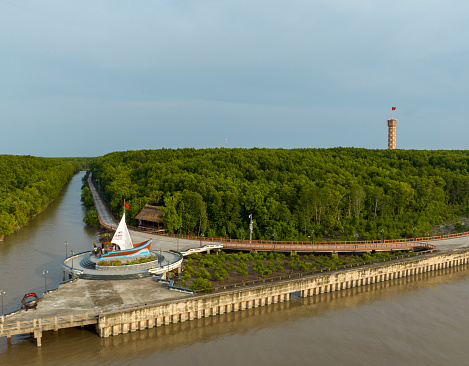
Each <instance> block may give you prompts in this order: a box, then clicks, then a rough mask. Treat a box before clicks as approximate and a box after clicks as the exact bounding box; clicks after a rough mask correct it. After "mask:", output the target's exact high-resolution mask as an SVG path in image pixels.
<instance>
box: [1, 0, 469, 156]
mask: <svg viewBox="0 0 469 366" xmlns="http://www.w3.org/2000/svg"><path fill="white" fill-rule="evenodd" d="M468 8H469V2H467V1H462V0H461V1H451V0H445V1H431V0H425V1H423V0H413V1H409V0H406V1H400V0H397V1H379V0H369V1H365V0H358V1H352V0H347V1H346V0H341V1H336V0H324V1H315V0H304V1H303V0H290V1H284V0H283V1H280V0H266V1H261V0H259V1H256V0H236V1H223V0H197V1H195V0H165V1H162V0H148V1H138V0H135V1H129V0H126V1H121V0H109V1H98V0H93V1H84V0H80V1H74V0H67V1H63V0H55V1H52V0H50V1H39V0H37V1H27V0H23V1H17V0H0V127H1V129H0V154H15V155H23V154H28V155H35V156H99V155H103V154H106V153H108V152H112V151H116V150H138V149H159V148H163V147H165V148H179V147H195V148H208V147H219V146H220V143H221V144H222V146H225V143H226V141H227V146H228V147H273V148H277V147H281V148H296V147H300V148H307V147H314V148H320V147H335V146H353V147H365V148H380V149H381V148H382V149H385V148H386V147H387V123H386V120H387V119H388V118H390V117H391V107H392V106H395V107H397V109H396V111H394V114H393V116H394V117H395V118H396V119H397V146H398V148H402V149H468V142H467V141H468V140H469V124H468V123H467V121H468V118H469V113H468V109H469V103H468V89H469V66H468V65H469V59H468V55H469V50H468V45H469V41H468V40H467V35H468V34H469V22H468V21H467V14H468V13H469V12H468V10H469V9H468Z"/></svg>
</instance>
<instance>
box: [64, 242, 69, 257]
mask: <svg viewBox="0 0 469 366" xmlns="http://www.w3.org/2000/svg"><path fill="white" fill-rule="evenodd" d="M67 245H68V242H67V241H66V242H65V259H67V258H68V251H67Z"/></svg>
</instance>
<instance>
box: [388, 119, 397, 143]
mask: <svg viewBox="0 0 469 366" xmlns="http://www.w3.org/2000/svg"><path fill="white" fill-rule="evenodd" d="M396 123H397V120H395V119H394V118H391V119H388V149H389V150H393V149H395V148H396Z"/></svg>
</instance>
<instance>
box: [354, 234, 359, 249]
mask: <svg viewBox="0 0 469 366" xmlns="http://www.w3.org/2000/svg"><path fill="white" fill-rule="evenodd" d="M354 237H355V250H357V248H358V245H357V241H358V233H355V235H354Z"/></svg>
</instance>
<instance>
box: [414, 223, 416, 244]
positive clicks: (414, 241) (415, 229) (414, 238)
mask: <svg viewBox="0 0 469 366" xmlns="http://www.w3.org/2000/svg"><path fill="white" fill-rule="evenodd" d="M415 230H417V228H416V227H415V226H414V242H415Z"/></svg>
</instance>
